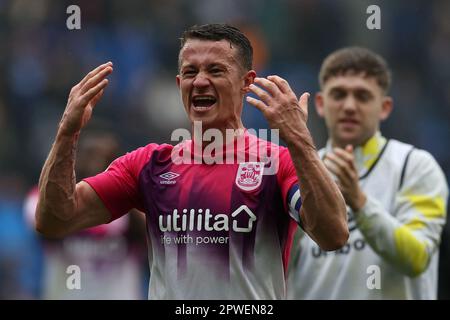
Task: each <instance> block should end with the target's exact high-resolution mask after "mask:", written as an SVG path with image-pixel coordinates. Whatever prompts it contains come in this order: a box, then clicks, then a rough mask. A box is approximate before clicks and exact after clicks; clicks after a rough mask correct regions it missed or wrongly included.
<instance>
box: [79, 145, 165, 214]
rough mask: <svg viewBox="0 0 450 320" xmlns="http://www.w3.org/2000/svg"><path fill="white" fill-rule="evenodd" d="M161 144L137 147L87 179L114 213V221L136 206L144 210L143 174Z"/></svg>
mask: <svg viewBox="0 0 450 320" xmlns="http://www.w3.org/2000/svg"><path fill="white" fill-rule="evenodd" d="M157 147H158V145H157V144H149V145H147V146H146V147H142V148H139V149H136V150H135V151H133V152H130V153H127V154H125V155H123V156H121V157H119V158H117V159H116V160H114V161H113V162H112V163H111V164H110V165H109V167H108V168H107V169H106V170H105V171H104V172H102V173H100V174H98V175H96V176H93V177H89V178H86V179H83V181H85V182H86V183H88V184H89V185H90V186H91V187H92V188H93V189H94V190H95V192H96V193H97V195H98V196H99V197H100V199H101V200H102V202H103V203H104V204H105V206H106V208H107V209H108V210H109V211H110V212H111V216H112V220H115V219H118V218H120V217H121V216H123V215H124V214H126V213H127V212H128V211H130V210H131V209H133V208H137V209H139V210H141V211H144V208H143V205H142V201H141V200H140V196H139V174H140V172H141V170H142V168H143V167H144V166H145V164H146V163H148V162H149V160H150V158H151V155H152V153H153V151H154V150H155V149H157Z"/></svg>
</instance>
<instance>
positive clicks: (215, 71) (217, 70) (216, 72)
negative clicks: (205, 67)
mask: <svg viewBox="0 0 450 320" xmlns="http://www.w3.org/2000/svg"><path fill="white" fill-rule="evenodd" d="M209 72H211V74H213V75H220V74H222V73H223V70H222V69H220V68H212V69H211V70H210V71H209Z"/></svg>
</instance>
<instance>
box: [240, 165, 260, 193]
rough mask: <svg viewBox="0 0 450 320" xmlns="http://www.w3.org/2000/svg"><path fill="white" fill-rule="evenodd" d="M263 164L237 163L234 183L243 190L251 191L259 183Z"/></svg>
mask: <svg viewBox="0 0 450 320" xmlns="http://www.w3.org/2000/svg"><path fill="white" fill-rule="evenodd" d="M263 171H264V164H263V163H261V162H243V163H240V164H239V169H238V171H237V174H236V185H237V186H238V187H239V188H241V189H242V190H244V191H252V190H255V189H256V188H258V187H259V186H260V185H261V181H262V178H263Z"/></svg>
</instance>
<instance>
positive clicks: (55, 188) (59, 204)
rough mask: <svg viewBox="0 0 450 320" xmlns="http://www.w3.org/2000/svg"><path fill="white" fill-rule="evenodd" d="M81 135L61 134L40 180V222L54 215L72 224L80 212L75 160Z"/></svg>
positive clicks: (37, 218)
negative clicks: (46, 216) (77, 209)
mask: <svg viewBox="0 0 450 320" xmlns="http://www.w3.org/2000/svg"><path fill="white" fill-rule="evenodd" d="M77 142H78V134H76V135H73V136H65V135H62V134H58V135H57V136H56V139H55V142H54V143H53V146H52V149H51V151H50V153H49V155H48V158H47V160H46V161H45V164H44V167H43V169H42V172H41V176H40V179H39V202H38V208H37V213H36V215H37V216H36V220H37V222H38V223H39V222H40V221H43V220H45V219H44V218H45V215H52V216H54V217H57V218H58V219H60V220H63V221H67V220H70V219H71V218H72V217H73V216H74V214H75V208H76V197H75V188H76V177H75V157H76V146H77Z"/></svg>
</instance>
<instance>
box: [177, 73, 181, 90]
mask: <svg viewBox="0 0 450 320" xmlns="http://www.w3.org/2000/svg"><path fill="white" fill-rule="evenodd" d="M176 78H177V87H178V89H180V82H181V77H180V75H179V74H177V77H176Z"/></svg>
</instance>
